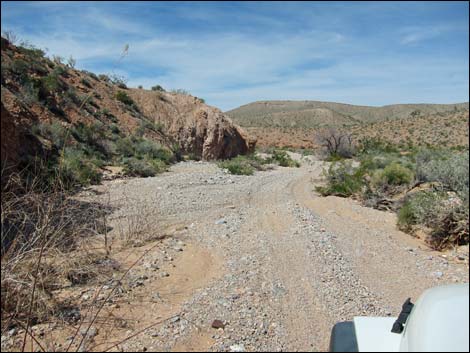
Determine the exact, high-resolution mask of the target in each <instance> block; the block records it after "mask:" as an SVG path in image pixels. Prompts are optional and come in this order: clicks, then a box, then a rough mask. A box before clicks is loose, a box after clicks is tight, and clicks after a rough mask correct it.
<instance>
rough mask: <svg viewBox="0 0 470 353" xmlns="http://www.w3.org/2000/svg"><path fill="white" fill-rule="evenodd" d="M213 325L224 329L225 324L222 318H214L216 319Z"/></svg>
mask: <svg viewBox="0 0 470 353" xmlns="http://www.w3.org/2000/svg"><path fill="white" fill-rule="evenodd" d="M211 327H212V328H215V329H219V328H221V329H224V328H225V324H224V322H223V321H221V320H214V321H212V324H211Z"/></svg>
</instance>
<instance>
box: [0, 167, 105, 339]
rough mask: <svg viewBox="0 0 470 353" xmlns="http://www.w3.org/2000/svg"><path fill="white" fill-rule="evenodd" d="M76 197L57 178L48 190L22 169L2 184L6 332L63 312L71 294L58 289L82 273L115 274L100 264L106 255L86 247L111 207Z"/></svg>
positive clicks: (59, 316)
mask: <svg viewBox="0 0 470 353" xmlns="http://www.w3.org/2000/svg"><path fill="white" fill-rule="evenodd" d="M70 196H71V194H70V193H69V192H67V191H66V190H64V189H62V188H61V183H60V182H59V181H57V180H56V183H55V184H54V187H53V188H51V189H47V190H44V185H43V184H42V182H41V178H37V177H36V176H34V177H32V178H31V176H29V175H28V176H26V175H24V174H22V173H21V174H16V173H15V174H13V175H10V176H9V182H8V185H7V186H5V185H2V198H1V222H2V227H1V242H2V247H1V325H2V327H1V328H2V332H5V330H7V329H11V328H12V327H21V326H23V327H24V326H26V323H27V322H30V323H31V324H34V323H37V322H39V323H41V322H44V321H47V320H50V319H51V317H55V318H61V317H63V315H64V313H65V310H64V305H65V304H66V302H67V301H68V299H65V300H64V298H60V297H59V296H57V295H55V293H54V290H57V289H60V288H65V287H70V286H71V285H72V286H73V285H75V284H76V283H74V278H77V277H76V275H77V274H78V273H80V277H81V278H85V277H86V278H87V279H93V278H96V277H97V276H103V275H105V276H108V275H109V274H110V272H109V271H108V270H105V268H104V267H103V266H101V267H100V266H99V265H98V263H97V261H98V260H100V259H103V258H102V257H100V255H98V254H97V253H92V252H91V251H90V250H89V249H88V248H86V246H83V247H82V246H81V245H82V244H84V243H83V242H82V241H81V240H82V239H84V238H85V237H86V236H90V235H93V234H96V233H98V232H101V231H102V225H103V218H102V217H103V216H104V214H105V213H109V211H104V207H100V206H99V205H96V204H91V203H86V202H82V201H78V200H76V199H74V198H72V197H70ZM32 288H35V291H34V290H33V289H32ZM33 291H34V294H35V295H34V296H33V295H32V292H33ZM31 309H32V310H31ZM75 319H79V317H75ZM20 324H21V325H20Z"/></svg>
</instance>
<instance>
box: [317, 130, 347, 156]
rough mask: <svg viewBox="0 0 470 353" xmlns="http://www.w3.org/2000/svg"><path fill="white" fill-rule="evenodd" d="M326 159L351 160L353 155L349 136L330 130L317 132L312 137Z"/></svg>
mask: <svg viewBox="0 0 470 353" xmlns="http://www.w3.org/2000/svg"><path fill="white" fill-rule="evenodd" d="M314 142H315V144H317V145H319V146H320V147H321V148H322V149H323V152H324V153H325V155H326V158H327V159H333V158H335V157H342V158H351V157H352V156H353V155H354V144H353V139H352V136H351V134H349V133H346V132H342V131H338V130H336V129H333V128H330V129H327V130H322V131H319V132H317V133H316V134H315V136H314Z"/></svg>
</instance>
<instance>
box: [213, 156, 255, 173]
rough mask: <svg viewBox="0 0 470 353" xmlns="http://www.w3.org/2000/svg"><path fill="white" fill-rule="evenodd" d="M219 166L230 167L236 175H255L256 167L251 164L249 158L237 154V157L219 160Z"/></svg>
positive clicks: (229, 169) (231, 171)
mask: <svg viewBox="0 0 470 353" xmlns="http://www.w3.org/2000/svg"><path fill="white" fill-rule="evenodd" d="M218 165H219V167H220V168H223V169H228V171H229V172H230V173H231V174H236V175H253V173H254V171H255V168H254V167H253V166H252V165H251V163H250V162H249V160H248V158H246V157H244V156H237V157H235V158H232V159H229V160H226V161H222V162H219V164H218Z"/></svg>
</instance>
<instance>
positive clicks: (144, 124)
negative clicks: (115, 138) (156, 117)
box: [135, 119, 164, 137]
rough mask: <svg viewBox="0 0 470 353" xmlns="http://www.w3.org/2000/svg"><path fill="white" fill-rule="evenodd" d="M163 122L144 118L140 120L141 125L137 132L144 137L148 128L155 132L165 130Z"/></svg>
mask: <svg viewBox="0 0 470 353" xmlns="http://www.w3.org/2000/svg"><path fill="white" fill-rule="evenodd" d="M163 128H164V126H163V124H162V123H160V122H156V121H155V122H154V121H150V120H147V119H143V120H141V121H140V122H139V127H138V128H137V129H136V131H135V134H136V135H137V136H140V137H142V136H143V135H144V133H145V131H146V130H151V131H154V132H163Z"/></svg>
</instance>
